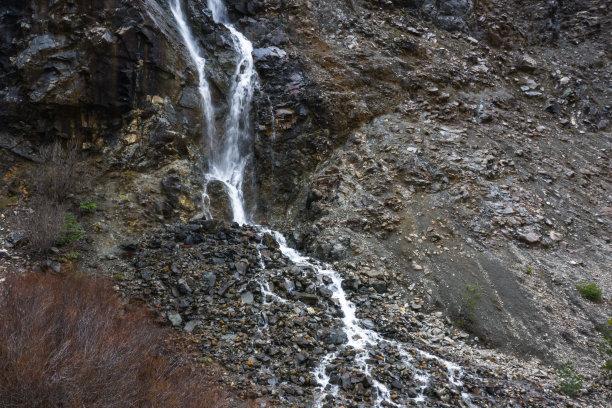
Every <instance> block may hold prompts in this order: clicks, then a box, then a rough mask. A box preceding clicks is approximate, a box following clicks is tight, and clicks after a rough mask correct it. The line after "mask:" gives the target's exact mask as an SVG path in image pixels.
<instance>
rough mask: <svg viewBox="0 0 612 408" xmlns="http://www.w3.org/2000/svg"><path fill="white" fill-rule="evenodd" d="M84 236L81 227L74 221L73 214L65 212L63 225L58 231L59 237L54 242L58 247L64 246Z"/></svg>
mask: <svg viewBox="0 0 612 408" xmlns="http://www.w3.org/2000/svg"><path fill="white" fill-rule="evenodd" d="M84 236H85V231H84V230H83V226H82V225H81V223H80V222H79V221H78V220H77V219H76V217H75V216H74V214H73V213H71V212H67V213H66V215H64V225H63V226H62V228H61V230H60V234H59V237H58V238H57V240H56V242H57V244H58V245H66V244H70V243H72V242H76V241H78V240H80V239H81V238H83V237H84Z"/></svg>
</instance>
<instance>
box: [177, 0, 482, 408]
mask: <svg viewBox="0 0 612 408" xmlns="http://www.w3.org/2000/svg"><path fill="white" fill-rule="evenodd" d="M207 4H208V8H209V9H210V10H211V12H212V16H213V19H214V21H215V22H216V23H218V24H222V25H224V26H225V27H226V28H227V30H228V31H229V32H230V34H231V37H232V41H233V46H234V50H235V51H236V54H237V55H238V56H239V59H238V64H237V66H236V70H235V72H234V75H233V77H232V86H231V92H230V95H229V97H228V105H229V113H228V115H227V117H226V120H225V132H224V134H223V135H222V136H221V138H220V141H219V142H218V143H216V144H215V143H214V137H215V127H214V118H213V111H214V109H213V106H212V101H211V97H210V91H209V87H208V81H207V79H206V75H205V60H204V58H202V56H201V54H200V50H199V47H198V46H197V44H196V42H195V41H194V39H193V36H192V35H191V33H190V32H189V28H188V26H187V23H186V19H185V16H184V14H183V11H182V9H181V7H180V2H179V0H174V4H173V6H172V13H173V15H174V17H175V19H176V21H177V24H178V27H179V30H180V32H181V35H182V37H183V40H184V41H185V44H186V46H187V49H188V50H189V54H190V56H191V58H192V59H193V60H194V63H195V64H196V67H197V69H198V77H199V80H200V86H199V89H200V95H201V97H202V106H203V114H204V117H205V120H206V126H205V128H206V133H207V136H208V141H209V143H210V146H211V152H210V157H209V158H208V163H209V169H208V172H207V173H206V174H205V175H204V177H205V181H206V182H208V181H210V180H218V181H221V182H222V183H223V184H224V186H225V188H226V191H227V193H228V195H229V196H230V199H231V204H232V212H233V218H234V221H236V222H238V223H239V224H245V223H247V222H248V218H247V215H246V212H245V210H244V201H243V193H242V183H243V179H244V171H245V168H246V165H247V163H248V160H249V159H250V154H249V146H248V145H249V142H250V138H251V136H250V128H249V125H250V105H251V100H252V96H253V90H254V84H255V80H256V78H257V76H256V73H255V69H254V63H253V57H252V51H253V46H252V44H251V42H250V41H249V40H248V39H247V38H246V37H245V36H244V35H243V34H242V33H240V32H239V31H238V30H237V29H236V28H235V27H234V26H233V24H231V23H230V21H229V19H228V15H227V9H226V7H225V5H224V4H223V2H222V1H221V0H208V2H207ZM257 228H258V229H259V230H260V232H261V233H262V234H263V233H270V234H272V235H273V236H274V237H275V239H276V240H277V242H278V243H279V245H280V248H279V249H280V251H281V252H282V253H283V255H284V256H286V257H287V258H289V259H290V260H291V261H292V262H293V263H294V264H295V265H298V266H305V267H308V268H312V269H313V270H314V271H316V273H317V276H318V277H319V279H320V283H321V285H325V286H327V288H328V289H329V290H331V291H332V293H333V295H332V299H334V300H335V301H336V302H337V304H338V306H339V308H340V310H341V311H342V315H343V317H342V327H343V331H344V333H345V334H346V337H347V339H348V342H347V343H346V344H345V345H343V347H349V348H352V349H354V350H355V352H356V355H355V359H354V366H355V368H356V369H357V370H358V371H360V372H361V373H362V374H363V375H365V376H366V377H368V378H369V379H370V380H371V384H372V387H373V388H374V389H375V395H376V401H375V402H374V406H375V407H383V406H399V405H398V404H397V403H396V402H394V400H393V398H392V396H391V392H390V391H389V389H388V388H387V386H385V385H384V384H383V383H381V382H379V381H377V380H376V379H375V378H374V376H373V375H372V373H371V363H370V362H369V356H370V352H371V351H373V350H374V349H378V348H380V347H381V346H384V347H389V348H393V349H395V350H397V352H398V354H399V355H400V356H401V357H402V361H403V364H404V365H405V366H406V367H407V368H410V369H411V370H412V371H413V372H414V378H415V379H416V381H417V382H419V383H420V389H421V392H420V393H419V395H417V396H416V397H414V398H411V399H410V400H411V401H412V402H421V401H424V400H425V396H424V390H425V389H426V387H427V385H428V383H429V381H430V378H429V376H428V375H427V374H426V373H425V372H424V371H423V370H421V369H419V368H417V367H416V365H414V364H413V360H414V357H413V354H411V352H412V353H414V354H416V355H418V356H419V358H420V359H426V360H433V361H436V362H437V363H439V364H440V365H441V366H444V367H446V370H447V375H448V379H449V382H450V383H451V384H452V385H453V386H456V387H461V385H462V382H461V381H460V377H461V376H462V370H461V368H460V367H459V366H457V365H455V364H453V363H451V362H449V361H446V360H442V359H440V358H439V357H436V356H434V355H432V354H429V353H427V352H425V351H421V350H419V349H416V348H414V347H409V346H408V345H406V344H402V343H400V342H398V341H394V340H389V339H386V338H384V337H382V336H381V335H380V334H378V333H377V332H376V331H374V330H371V329H367V328H364V325H363V324H362V322H361V321H360V319H358V318H357V316H356V307H355V304H354V303H352V302H351V301H350V300H349V299H348V297H347V295H346V293H345V291H344V290H343V289H342V277H341V276H340V274H339V273H338V272H336V271H335V270H333V269H330V268H329V267H328V266H326V265H324V264H319V263H317V262H314V261H313V262H311V261H310V260H309V259H308V258H306V257H304V256H302V255H301V254H299V253H298V252H297V251H296V250H294V249H292V248H290V247H289V246H288V245H287V244H286V241H285V238H284V237H283V236H282V234H280V233H279V232H276V231H271V230H269V229H266V228H265V227H261V226H259V227H257ZM324 277H325V278H326V279H327V281H328V282H329V283H327V284H325V283H323V278H324ZM258 282H259V285H260V288H261V293H262V295H263V299H264V303H266V302H267V299H268V298H270V299H272V302H279V303H286V302H288V300H286V299H283V298H282V297H280V296H278V295H276V294H275V293H274V292H273V291H272V290H271V289H270V285H269V284H268V282H265V281H263V282H262V281H258ZM264 320H265V319H264ZM266 326H267V322H265V324H264V328H265V327H266ZM339 353H340V350H338V351H335V352H331V353H329V354H327V355H325V356H323V358H322V359H321V361H320V363H319V365H318V366H317V367H316V368H315V370H314V371H313V375H314V377H315V378H316V380H317V382H318V384H319V395H318V397H317V398H316V401H315V405H316V406H317V407H322V406H323V405H324V404H325V397H326V396H329V395H331V396H332V397H335V396H336V395H337V393H338V392H339V388H340V387H339V386H338V385H333V384H331V383H330V377H329V375H328V374H327V368H328V366H329V365H331V364H333V362H334V359H336V357H337V356H338V355H339ZM463 399H464V401H465V402H466V403H467V404H468V405H471V404H470V402H469V398H468V396H467V395H466V394H463Z"/></svg>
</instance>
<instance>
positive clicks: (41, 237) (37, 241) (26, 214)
mask: <svg viewBox="0 0 612 408" xmlns="http://www.w3.org/2000/svg"><path fill="white" fill-rule="evenodd" d="M28 207H29V208H26V209H23V210H22V211H21V212H19V213H18V215H17V216H16V222H15V224H16V225H15V226H16V227H17V229H18V230H20V231H21V232H22V233H24V234H25V236H26V237H27V238H28V240H27V241H28V243H27V247H28V249H31V250H32V251H35V252H43V251H46V250H48V249H49V248H51V247H52V246H53V244H54V243H55V241H56V240H57V237H58V236H59V234H60V230H61V229H62V226H63V224H64V214H65V212H66V209H67V206H66V205H65V204H62V203H57V202H54V201H51V200H48V199H47V198H45V197H41V196H36V197H34V198H32V200H31V201H30V204H29V206H28Z"/></svg>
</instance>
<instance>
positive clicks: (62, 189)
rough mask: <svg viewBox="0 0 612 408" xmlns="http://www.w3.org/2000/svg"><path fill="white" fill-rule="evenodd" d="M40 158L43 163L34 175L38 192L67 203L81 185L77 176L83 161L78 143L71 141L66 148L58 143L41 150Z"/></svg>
mask: <svg viewBox="0 0 612 408" xmlns="http://www.w3.org/2000/svg"><path fill="white" fill-rule="evenodd" d="M40 156H41V159H42V161H43V162H42V163H41V164H40V165H39V166H37V167H36V168H35V169H34V171H33V174H32V178H33V181H34V185H35V188H36V192H37V193H38V194H39V195H43V196H45V197H47V198H48V199H49V200H51V201H55V202H58V203H59V202H64V201H66V200H67V198H68V197H69V196H70V195H71V194H74V193H75V192H76V191H77V190H78V189H79V187H80V185H81V182H80V177H79V175H78V174H77V169H78V164H79V162H80V160H81V159H82V155H81V152H80V150H79V145H78V143H77V142H76V141H75V140H71V141H70V142H68V144H67V145H66V147H65V148H64V147H63V146H62V143H61V142H60V141H56V142H55V143H52V144H50V145H48V146H45V147H43V148H41V151H40Z"/></svg>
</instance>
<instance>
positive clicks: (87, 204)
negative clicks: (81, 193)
mask: <svg viewBox="0 0 612 408" xmlns="http://www.w3.org/2000/svg"><path fill="white" fill-rule="evenodd" d="M97 206H98V205H97V204H96V203H94V202H93V201H91V199H90V198H88V199H86V200H85V201H82V202H81V203H80V204H79V209H80V210H81V211H83V212H84V213H87V214H91V213H93V212H94V211H96V207H97Z"/></svg>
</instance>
